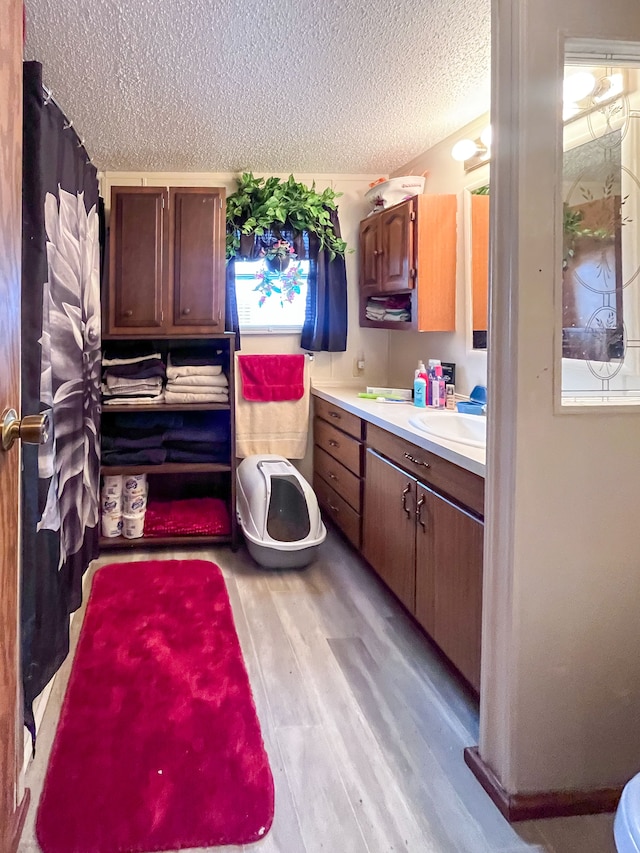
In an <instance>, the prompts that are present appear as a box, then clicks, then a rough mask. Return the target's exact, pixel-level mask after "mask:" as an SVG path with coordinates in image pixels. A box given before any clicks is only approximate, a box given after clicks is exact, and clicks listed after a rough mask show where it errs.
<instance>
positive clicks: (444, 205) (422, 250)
mask: <svg viewBox="0 0 640 853" xmlns="http://www.w3.org/2000/svg"><path fill="white" fill-rule="evenodd" d="M456 209H457V204H456V197H455V196H454V195H418V196H414V197H413V198H410V199H407V200H406V201H403V202H401V203H400V204H397V205H394V206H393V207H390V208H388V209H387V210H383V211H381V212H380V213H374V214H373V215H372V216H369V217H368V218H367V219H364V220H363V221H362V222H361V223H360V242H359V251H360V325H361V326H373V327H378V328H386V329H414V330H417V331H421V332H429V331H440V332H448V331H453V330H454V329H455V293H456ZM391 295H397V296H398V297H404V299H402V298H401V299H398V300H395V302H394V305H395V306H396V307H397V305H399V304H402V303H406V304H407V307H408V310H409V312H410V319H408V320H400V321H398V320H392V319H371V318H370V317H367V303H368V301H369V300H370V299H371V297H379V298H383V299H384V298H385V297H389V296H391ZM383 305H384V303H383V302H380V301H378V302H377V304H376V308H378V309H380V307H381V306H383ZM394 305H392V306H391V307H394Z"/></svg>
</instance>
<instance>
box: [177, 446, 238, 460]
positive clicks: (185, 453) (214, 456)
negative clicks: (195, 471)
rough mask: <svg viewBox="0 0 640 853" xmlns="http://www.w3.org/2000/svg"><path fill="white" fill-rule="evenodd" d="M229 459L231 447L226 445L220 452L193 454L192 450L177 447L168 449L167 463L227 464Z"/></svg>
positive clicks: (211, 451) (210, 451)
mask: <svg viewBox="0 0 640 853" xmlns="http://www.w3.org/2000/svg"><path fill="white" fill-rule="evenodd" d="M228 459H229V445H228V444H225V445H224V447H223V448H221V449H220V450H215V449H214V450H209V451H201V452H193V451H191V450H180V449H178V448H175V447H170V448H168V449H167V462H227V461H228Z"/></svg>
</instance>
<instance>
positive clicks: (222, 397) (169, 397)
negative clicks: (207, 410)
mask: <svg viewBox="0 0 640 853" xmlns="http://www.w3.org/2000/svg"><path fill="white" fill-rule="evenodd" d="M164 400H165V403H228V402H229V392H228V391H227V390H225V389H220V390H219V391H217V392H214V391H211V392H210V393H206V394H205V393H202V394H195V393H187V392H184V393H183V392H181V391H180V392H178V391H171V390H170V389H169V388H168V387H167V390H166V391H165V392H164Z"/></svg>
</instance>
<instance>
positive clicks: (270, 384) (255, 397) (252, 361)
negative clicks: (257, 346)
mask: <svg viewBox="0 0 640 853" xmlns="http://www.w3.org/2000/svg"><path fill="white" fill-rule="evenodd" d="M238 366H239V368H240V377H241V379H242V396H243V397H244V399H245V400H248V401H250V402H262V403H267V402H279V401H284V400H300V399H301V397H302V395H303V394H304V379H303V378H304V355H239V356H238Z"/></svg>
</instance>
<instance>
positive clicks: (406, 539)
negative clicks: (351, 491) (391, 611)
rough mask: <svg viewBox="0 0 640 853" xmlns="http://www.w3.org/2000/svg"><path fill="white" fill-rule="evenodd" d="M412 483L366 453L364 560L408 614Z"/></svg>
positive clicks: (412, 535) (412, 556) (412, 581)
mask: <svg viewBox="0 0 640 853" xmlns="http://www.w3.org/2000/svg"><path fill="white" fill-rule="evenodd" d="M415 510H416V480H415V478H414V477H411V476H410V475H409V474H405V472H404V471H401V470H400V468H396V466H395V465H392V464H391V463H390V462H387V461H386V460H384V459H383V458H382V457H381V456H378V454H377V453H375V452H374V451H373V450H367V456H366V475H365V489H364V532H363V535H362V542H363V546H364V548H363V553H364V556H365V559H366V560H367V561H368V562H369V563H370V564H371V565H372V566H373V568H374V569H375V570H376V572H377V573H378V574H379V575H380V577H381V578H382V580H383V581H384V582H385V583H386V584H387V586H388V587H389V588H390V589H391V590H392V591H393V592H395V594H396V595H397V596H398V598H399V599H400V601H401V602H402V603H403V604H404V605H405V607H407V608H408V609H409V610H410V611H411V613H413V612H414V609H415V589H416V584H415V569H416V522H415Z"/></svg>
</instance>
